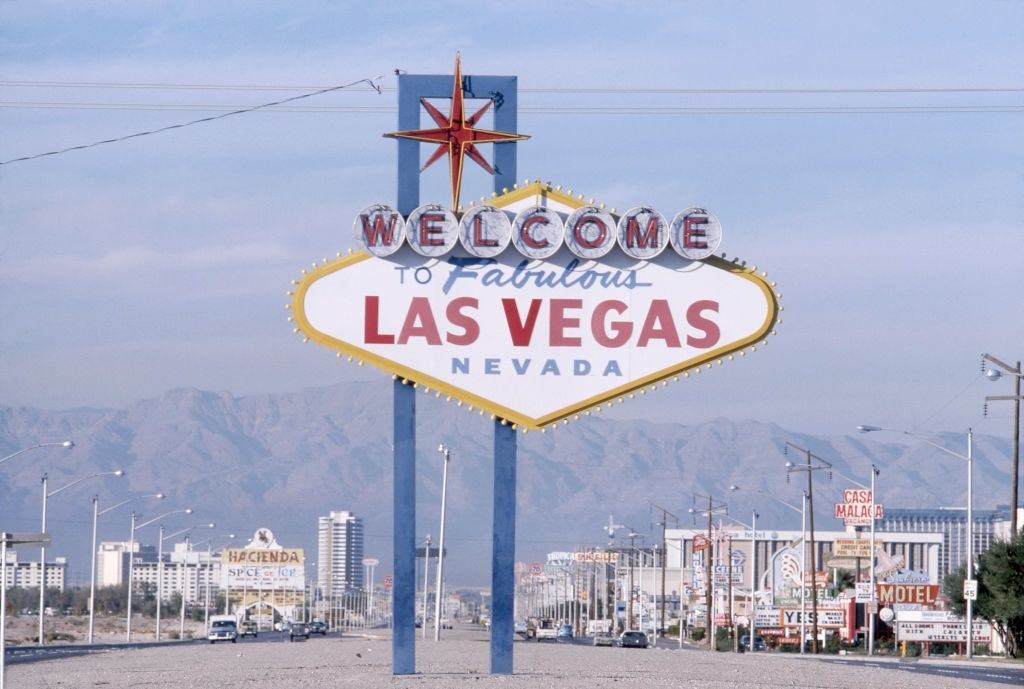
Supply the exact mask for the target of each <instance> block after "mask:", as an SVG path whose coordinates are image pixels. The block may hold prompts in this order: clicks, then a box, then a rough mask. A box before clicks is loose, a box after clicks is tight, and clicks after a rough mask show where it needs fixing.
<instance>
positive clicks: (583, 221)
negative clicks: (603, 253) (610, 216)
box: [572, 215, 608, 249]
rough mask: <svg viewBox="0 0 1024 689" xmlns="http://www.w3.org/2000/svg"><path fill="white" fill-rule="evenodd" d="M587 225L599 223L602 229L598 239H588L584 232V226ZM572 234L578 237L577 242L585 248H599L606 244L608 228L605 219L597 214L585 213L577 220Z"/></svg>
mask: <svg viewBox="0 0 1024 689" xmlns="http://www.w3.org/2000/svg"><path fill="white" fill-rule="evenodd" d="M587 225H597V227H598V228H599V229H600V233H599V234H598V235H597V238H596V239H587V237H586V235H584V234H583V228H585V227H586V226H587ZM572 234H573V237H575V238H576V243H577V244H579V245H580V246H582V247H583V248H585V249H597V248H600V247H601V245H602V244H604V240H605V239H606V238H607V237H608V228H607V227H605V224H604V221H603V220H601V218H599V217H597V216H596V215H584V216H583V217H581V218H580V219H579V220H577V221H576V225H575V226H574V227H573V228H572Z"/></svg>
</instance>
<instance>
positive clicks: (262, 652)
mask: <svg viewBox="0 0 1024 689" xmlns="http://www.w3.org/2000/svg"><path fill="white" fill-rule="evenodd" d="M579 641H580V643H535V642H524V641H518V642H516V644H515V673H516V674H515V676H513V677H500V676H491V675H489V674H488V662H489V648H488V644H487V634H486V633H485V632H483V631H482V630H479V629H471V628H465V629H456V630H454V631H452V632H447V633H445V635H444V636H443V637H442V640H441V641H440V642H439V643H435V642H434V641H433V640H421V639H419V638H417V657H416V667H417V674H416V675H413V676H406V677H393V676H392V675H391V653H390V651H391V642H390V639H388V638H385V637H383V636H380V637H354V636H346V637H344V638H341V639H339V638H337V637H333V638H331V637H328V638H319V637H315V638H313V639H310V640H309V641H305V642H295V643H288V642H287V636H281V635H274V636H271V635H270V634H261V635H260V637H259V639H257V640H253V639H245V640H243V641H239V642H238V643H237V644H216V645H211V644H208V643H203V642H198V643H180V644H177V645H174V646H171V645H165V646H162V647H153V646H152V644H150V645H148V646H147V647H146V648H141V649H131V650H112V651H109V652H107V653H96V654H91V655H83V656H78V657H64V658H61V659H59V660H49V661H46V662H35V663H19V664H15V665H12V666H11V667H10V668H9V669H8V677H7V679H8V682H9V686H10V687H17V688H18V689H44V688H46V689H52V688H53V687H62V688H63V687H74V688H78V687H99V686H102V687H103V688H104V689H128V688H129V687H133V688H134V687H139V686H145V687H146V688H147V689H165V688H166V689H170V688H172V687H174V688H178V687H208V686H216V687H218V689H243V688H244V689H290V688H292V687H295V688H297V689H300V688H301V689H317V688H319V687H332V688H336V687H354V688H358V689H385V688H387V689H451V688H452V687H465V686H469V685H471V686H472V687H473V689H480V688H485V689H490V688H491V687H494V688H499V687H500V688H506V687H516V688H522V689H555V688H558V689H564V688H566V687H586V688H587V689H599V688H601V687H615V688H616V689H623V688H626V687H636V688H637V689H641V688H642V689H662V688H664V689H668V688H670V687H671V688H672V689H678V688H680V687H683V688H687V689H688V688H691V687H692V688H694V689H696V688H698V687H700V688H708V687H713V688H714V689H749V688H751V687H764V688H766V689H783V688H786V689H793V688H796V687H809V686H812V687H815V688H816V689H865V688H870V687H892V688H898V689H954V688H955V689H985V688H988V689H993V688H994V687H999V688H1000V689H1002V687H1005V686H1006V685H1007V684H1011V683H1012V682H1011V679H1014V678H1016V677H1019V674H1018V673H1020V670H1019V669H1017V667H1008V668H1004V667H996V668H991V667H987V666H978V667H975V666H971V667H967V668H960V666H959V665H946V664H943V665H938V664H934V665H931V667H934V668H935V670H934V673H932V672H931V671H930V670H929V674H925V672H924V670H923V668H926V667H929V664H928V663H926V662H924V661H922V662H918V663H899V662H892V661H889V662H875V661H867V660H862V661H859V662H858V661H856V660H848V659H836V658H828V659H826V658H807V657H803V658H801V657H800V656H799V655H790V654H779V653H772V654H765V653H758V654H751V653H745V654H733V653H712V652H710V651H706V650H702V649H696V648H694V647H686V648H684V649H683V650H682V651H680V650H677V647H676V645H675V644H669V645H668V646H667V647H663V648H652V649H648V650H642V649H628V648H595V647H593V646H589V645H586V642H585V640H579ZM911 667H912V668H913V669H905V668H911ZM1018 667H1019V666H1018ZM988 675H991V676H988ZM1015 681H1016V680H1015ZM1017 683H1018V684H1020V683H1019V681H1018V682H1017Z"/></svg>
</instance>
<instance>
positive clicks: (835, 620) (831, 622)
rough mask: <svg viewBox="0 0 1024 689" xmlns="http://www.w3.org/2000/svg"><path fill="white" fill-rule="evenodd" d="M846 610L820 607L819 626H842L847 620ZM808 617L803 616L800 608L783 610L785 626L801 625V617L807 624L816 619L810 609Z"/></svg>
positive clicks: (807, 611) (807, 613)
mask: <svg viewBox="0 0 1024 689" xmlns="http://www.w3.org/2000/svg"><path fill="white" fill-rule="evenodd" d="M845 613H846V611H845V610H822V609H820V608H819V609H818V626H819V627H842V626H844V624H845V621H846V614H845ZM805 614H806V619H804V618H801V615H800V611H799V610H783V611H782V624H783V626H785V627H799V626H800V621H801V619H804V621H805V622H806V624H811V623H812V622H813V621H814V613H813V612H812V611H810V610H806V611H805Z"/></svg>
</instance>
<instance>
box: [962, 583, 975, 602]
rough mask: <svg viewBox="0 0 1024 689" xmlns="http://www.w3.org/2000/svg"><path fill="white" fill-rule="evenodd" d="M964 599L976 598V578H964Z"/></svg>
mask: <svg viewBox="0 0 1024 689" xmlns="http://www.w3.org/2000/svg"><path fill="white" fill-rule="evenodd" d="M964 600H978V580H977V579H964Z"/></svg>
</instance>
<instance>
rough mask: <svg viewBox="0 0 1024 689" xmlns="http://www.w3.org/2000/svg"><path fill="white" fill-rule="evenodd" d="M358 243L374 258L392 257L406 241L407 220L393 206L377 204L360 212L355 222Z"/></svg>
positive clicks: (354, 227) (354, 228)
mask: <svg viewBox="0 0 1024 689" xmlns="http://www.w3.org/2000/svg"><path fill="white" fill-rule="evenodd" d="M352 229H353V230H354V232H355V237H356V242H358V243H359V244H361V245H362V246H364V247H366V250H367V251H369V252H370V253H371V254H373V255H374V256H379V257H381V258H383V257H385V256H390V255H391V254H393V253H395V252H396V251H398V250H399V249H400V248H401V247H402V242H403V241H405V219H404V218H403V217H402V216H401V215H399V214H398V211H396V210H395V209H394V208H392V207H391V206H388V205H385V204H383V203H377V204H374V205H372V206H367V207H366V208H364V209H363V210H361V211H359V213H358V214H357V215H356V219H355V221H354V222H353V228H352Z"/></svg>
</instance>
